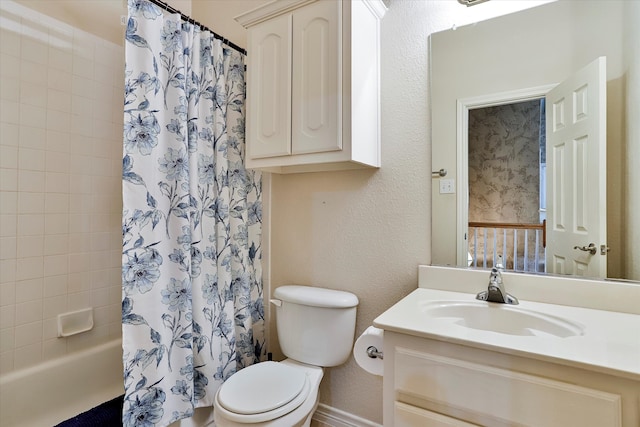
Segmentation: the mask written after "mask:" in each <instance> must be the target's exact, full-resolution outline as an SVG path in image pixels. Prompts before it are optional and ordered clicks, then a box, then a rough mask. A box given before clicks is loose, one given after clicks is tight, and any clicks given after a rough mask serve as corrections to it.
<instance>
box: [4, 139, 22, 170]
mask: <svg viewBox="0 0 640 427" xmlns="http://www.w3.org/2000/svg"><path fill="white" fill-rule="evenodd" d="M17 167H18V147H13V146H10V145H0V168H6V169H16V168H17Z"/></svg>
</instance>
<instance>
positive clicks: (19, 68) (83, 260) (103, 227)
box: [0, 0, 124, 374]
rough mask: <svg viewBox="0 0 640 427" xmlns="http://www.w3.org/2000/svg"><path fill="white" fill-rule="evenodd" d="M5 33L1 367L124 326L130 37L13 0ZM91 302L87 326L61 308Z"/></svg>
mask: <svg viewBox="0 0 640 427" xmlns="http://www.w3.org/2000/svg"><path fill="white" fill-rule="evenodd" d="M0 8H1V9H2V11H1V12H2V19H1V20H0V24H1V33H0V53H1V58H0V78H1V86H0V95H1V102H2V103H1V105H0V124H1V135H0V150H1V151H0V163H1V164H0V167H1V169H0V214H1V219H0V373H3V374H4V373H7V372H10V371H13V370H17V369H20V368H24V367H27V366H30V365H34V364H38V363H40V362H43V361H46V360H49V359H52V358H55V357H60V356H64V355H65V354H68V353H71V352H74V351H77V350H80V349H84V348H87V347H91V346H94V345H97V344H100V343H103V342H106V341H109V340H111V339H114V338H117V337H119V336H120V335H121V329H120V316H121V315H120V300H121V297H120V289H121V286H120V264H121V261H120V259H121V255H120V254H121V246H122V245H121V225H120V223H121V219H120V218H121V212H122V201H121V167H122V166H121V165H122V148H121V147H122V142H121V141H122V116H123V114H122V93H123V62H124V59H123V48H122V46H119V45H115V44H112V43H110V42H107V41H105V40H102V39H100V38H98V37H96V36H94V35H92V34H89V33H86V32H84V31H80V30H78V29H74V28H73V27H71V26H69V25H67V24H64V23H61V22H60V21H56V20H54V19H51V18H49V17H47V16H45V15H42V14H40V13H37V12H35V11H32V10H30V9H28V8H25V7H22V6H20V5H18V4H16V3H13V2H11V1H8V0H3V1H2V2H0ZM86 307H93V308H94V316H95V326H94V328H93V330H92V331H90V332H86V333H82V334H79V335H76V336H72V337H69V338H58V337H57V324H56V316H57V315H58V314H60V313H65V312H69V311H74V310H78V309H82V308H86Z"/></svg>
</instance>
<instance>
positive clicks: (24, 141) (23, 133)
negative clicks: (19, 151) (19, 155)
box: [20, 125, 47, 150]
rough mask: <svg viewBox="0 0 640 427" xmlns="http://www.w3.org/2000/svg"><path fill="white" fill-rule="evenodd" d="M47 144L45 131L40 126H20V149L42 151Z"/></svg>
mask: <svg viewBox="0 0 640 427" xmlns="http://www.w3.org/2000/svg"><path fill="white" fill-rule="evenodd" d="M46 144H47V131H46V130H45V129H42V128H41V127H40V126H38V127H32V126H24V125H23V126H20V148H35V149H37V150H44V149H45V148H46Z"/></svg>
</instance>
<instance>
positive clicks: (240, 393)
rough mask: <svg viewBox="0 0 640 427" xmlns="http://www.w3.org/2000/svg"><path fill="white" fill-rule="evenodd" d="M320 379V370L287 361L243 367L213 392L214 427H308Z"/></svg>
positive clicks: (316, 401) (315, 402)
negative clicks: (249, 426) (214, 393)
mask: <svg viewBox="0 0 640 427" xmlns="http://www.w3.org/2000/svg"><path fill="white" fill-rule="evenodd" d="M322 376H323V369H322V368H320V367H318V366H311V365H306V364H304V363H299V362H296V361H294V360H289V359H287V360H284V361H282V362H262V363H258V364H256V365H252V366H249V367H247V368H244V369H243V370H241V371H239V372H238V373H236V374H235V375H233V376H232V377H231V378H230V379H229V380H227V382H225V386H224V387H221V388H220V389H219V390H218V392H217V393H216V396H215V400H214V404H213V407H214V419H215V422H216V426H227V427H239V426H243V427H246V426H247V424H250V425H251V426H252V427H294V426H295V427H297V426H305V427H307V426H309V425H310V423H311V416H312V415H313V412H315V410H316V408H317V406H318V396H319V395H318V389H319V387H320V381H321V380H322Z"/></svg>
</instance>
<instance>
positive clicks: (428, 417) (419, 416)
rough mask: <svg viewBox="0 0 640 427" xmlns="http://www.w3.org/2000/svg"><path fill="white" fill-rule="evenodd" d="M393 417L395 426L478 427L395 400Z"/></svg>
mask: <svg viewBox="0 0 640 427" xmlns="http://www.w3.org/2000/svg"><path fill="white" fill-rule="evenodd" d="M393 418H394V421H395V424H394V426H395V427H417V426H421V427H478V425H477V424H470V423H467V422H465V421H462V420H458V419H456V418H451V417H447V416H445V415H442V414H437V413H435V412H431V411H428V410H426V409H421V408H417V407H415V406H411V405H407V404H404V403H401V402H395V405H394V417H393Z"/></svg>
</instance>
